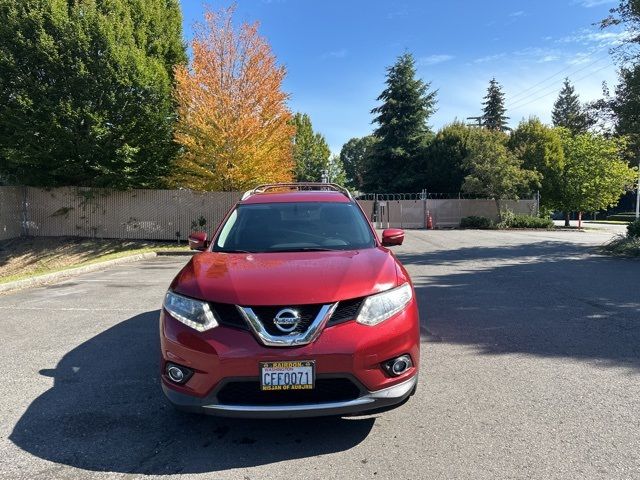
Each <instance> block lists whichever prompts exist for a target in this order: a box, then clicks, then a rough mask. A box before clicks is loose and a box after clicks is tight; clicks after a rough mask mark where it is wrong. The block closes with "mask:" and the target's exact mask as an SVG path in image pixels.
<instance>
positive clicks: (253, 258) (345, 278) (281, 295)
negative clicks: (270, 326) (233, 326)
mask: <svg viewBox="0 0 640 480" xmlns="http://www.w3.org/2000/svg"><path fill="white" fill-rule="evenodd" d="M397 282H398V273H397V267H396V259H395V258H394V256H393V255H392V254H391V252H389V251H388V250H387V249H384V248H368V249H363V250H349V251H331V252H286V253H284V252H283V253H251V254H238V253H215V252H203V253H200V254H197V255H195V256H194V257H193V258H192V259H191V261H189V263H188V264H187V265H186V266H185V267H184V268H183V269H182V271H181V272H180V273H179V274H178V276H177V277H176V278H175V279H174V281H173V283H172V284H171V289H172V290H173V291H175V292H176V293H180V294H182V295H186V296H189V297H193V298H198V299H202V300H207V301H210V302H221V303H233V304H236V305H297V304H307V303H331V302H336V301H339V300H344V299H348V298H356V297H361V296H365V295H370V294H372V293H376V292H380V291H383V290H387V289H389V288H392V287H394V286H396V285H397Z"/></svg>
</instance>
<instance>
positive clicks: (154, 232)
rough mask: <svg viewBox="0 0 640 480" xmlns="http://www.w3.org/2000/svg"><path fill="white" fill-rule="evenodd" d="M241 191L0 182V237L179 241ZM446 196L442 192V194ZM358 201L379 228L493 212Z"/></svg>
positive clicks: (207, 224) (404, 197)
mask: <svg viewBox="0 0 640 480" xmlns="http://www.w3.org/2000/svg"><path fill="white" fill-rule="evenodd" d="M241 195H242V193H241V192H194V191H190V190H128V191H114V190H110V189H99V188H78V187H61V188H53V189H41V188H34V187H0V240H4V239H8V238H15V237H19V236H21V235H27V236H75V237H90V238H122V239H144V240H184V239H186V237H187V235H188V234H189V232H191V231H193V230H197V229H201V230H207V231H209V232H211V231H212V230H213V229H214V228H215V227H216V226H217V225H218V223H220V221H221V220H222V219H223V217H224V215H225V214H226V213H227V211H228V210H229V208H231V206H233V204H234V203H236V202H237V201H238V200H239V199H240V197H241ZM446 197H448V198H446ZM357 201H358V203H359V204H360V206H361V207H362V209H363V210H364V212H365V213H366V214H367V216H368V217H369V219H370V220H371V221H372V222H374V224H375V226H376V227H378V228H385V227H397V228H425V227H426V226H427V217H429V216H431V218H432V221H433V224H434V227H435V228H453V227H457V226H458V225H459V224H460V219H461V218H463V217H466V216H469V215H477V216H485V217H489V218H491V219H493V220H497V218H498V209H497V206H496V202H495V201H493V200H486V199H474V198H459V197H458V198H456V197H455V196H454V195H447V194H428V195H427V194H425V193H424V192H423V193H406V194H370V195H369V194H364V195H361V196H359V197H358V200H357ZM501 208H503V209H509V210H511V211H512V212H514V213H517V214H525V215H537V213H538V202H537V200H536V199H530V200H503V201H501Z"/></svg>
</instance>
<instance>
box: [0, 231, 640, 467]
mask: <svg viewBox="0 0 640 480" xmlns="http://www.w3.org/2000/svg"><path fill="white" fill-rule="evenodd" d="M610 235H611V232H610V231H608V230H599V231H590V232H524V231H522V232H486V231H484V232H483V231H410V232H407V239H406V242H405V245H404V246H402V247H399V248H397V249H396V250H395V251H396V252H397V254H398V256H399V257H400V258H401V259H402V261H403V262H404V263H405V265H406V266H407V268H408V269H409V271H410V273H411V274H412V276H413V279H414V282H415V285H416V288H417V291H418V296H419V301H420V308H421V319H422V323H423V326H424V331H425V336H424V343H423V355H422V365H421V368H422V373H421V378H420V384H419V388H418V393H417V394H416V396H415V397H413V398H412V399H411V400H410V401H409V402H408V403H407V404H406V405H404V406H403V407H401V408H399V409H396V410H394V411H391V412H387V413H384V414H382V415H378V416H372V417H357V418H348V419H310V420H290V421H247V420H232V419H217V418H212V417H201V416H194V415H189V414H184V413H178V412H175V411H173V409H172V408H171V407H169V406H168V405H167V404H166V403H165V401H164V398H163V396H162V393H161V391H160V387H159V382H158V379H157V363H158V356H159V351H158V345H157V342H158V325H157V317H158V308H159V306H160V303H161V300H162V297H163V294H164V292H165V290H166V288H167V286H168V284H169V281H170V280H171V278H172V277H173V276H174V275H175V273H176V272H177V271H178V269H179V268H180V267H181V265H182V264H184V262H185V261H186V260H187V258H186V257H158V258H155V259H151V260H145V261H142V262H139V263H136V264H129V265H121V266H117V267H112V268H110V269H108V270H105V271H102V272H94V273H90V274H84V275H81V276H78V277H75V278H73V279H70V280H68V281H65V282H64V283H59V284H56V285H51V286H48V287H41V288H36V289H31V290H24V291H21V292H18V293H14V294H9V295H4V296H0V312H1V313H2V315H1V317H0V322H1V326H2V335H1V339H2V349H1V350H0V351H1V352H2V353H1V354H0V359H1V361H2V368H1V369H0V371H2V374H3V375H2V378H3V388H1V389H0V478H3V479H4V478H7V479H36V478H43V479H45V478H46V479H51V478H78V479H80V478H83V479H84V478H107V477H114V478H121V477H125V478H142V477H146V476H149V475H157V476H167V475H182V476H184V477H185V478H187V477H189V478H191V477H198V478H215V479H226V478H234V479H236V478H239V479H276V478H277V479H280V478H282V479H284V478H307V479H315V478H318V479H320V478H322V479H326V478H348V479H355V478H367V479H369V478H382V479H388V478H394V479H401V478H407V479H415V478H424V479H443V478H447V479H462V478H464V479H485V478H486V479H494V478H545V479H549V478H567V479H575V478H602V479H631V478H640V262H639V261H634V260H624V259H612V258H607V257H602V256H600V255H598V254H597V253H596V252H595V251H594V249H593V247H594V246H595V245H598V244H601V243H603V242H604V241H606V240H607V239H608V238H609V236H610Z"/></svg>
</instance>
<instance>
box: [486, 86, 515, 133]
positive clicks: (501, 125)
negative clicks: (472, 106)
mask: <svg viewBox="0 0 640 480" xmlns="http://www.w3.org/2000/svg"><path fill="white" fill-rule="evenodd" d="M506 111H507V109H506V108H505V106H504V92H503V91H502V86H500V84H499V83H498V82H497V80H496V79H495V78H492V79H491V81H490V82H489V88H487V94H486V95H485V97H484V101H483V102H482V125H483V126H484V127H485V128H488V129H489V130H498V131H501V132H505V131H507V130H509V127H508V126H507V120H509V117H507V116H506V115H505V113H506Z"/></svg>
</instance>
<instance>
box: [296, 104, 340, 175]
mask: <svg viewBox="0 0 640 480" xmlns="http://www.w3.org/2000/svg"><path fill="white" fill-rule="evenodd" d="M292 123H293V125H295V127H296V134H295V136H294V137H293V161H294V167H293V169H294V170H293V171H294V175H295V178H296V181H298V182H319V181H321V180H322V171H323V170H328V169H329V157H330V155H331V150H330V149H329V145H328V144H327V141H326V140H325V138H324V136H322V135H321V134H320V133H316V132H314V131H313V125H312V124H311V118H310V117H309V115H307V114H306V113H304V114H302V113H296V114H295V116H294V117H293V120H292Z"/></svg>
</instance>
